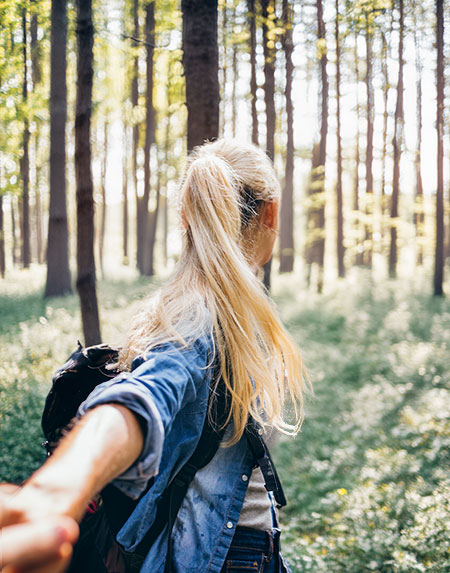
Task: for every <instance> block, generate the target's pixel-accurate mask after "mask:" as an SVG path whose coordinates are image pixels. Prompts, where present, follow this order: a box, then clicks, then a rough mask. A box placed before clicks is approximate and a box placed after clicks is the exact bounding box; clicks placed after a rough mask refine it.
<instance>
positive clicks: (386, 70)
mask: <svg viewBox="0 0 450 573" xmlns="http://www.w3.org/2000/svg"><path fill="white" fill-rule="evenodd" d="M381 40H382V60H381V71H382V74H383V147H382V150H381V229H380V230H381V236H382V237H383V236H384V219H385V214H386V209H387V205H386V199H387V195H386V155H387V134H388V120H389V109H388V103H389V68H388V48H387V40H386V34H385V33H384V32H382V34H381Z"/></svg>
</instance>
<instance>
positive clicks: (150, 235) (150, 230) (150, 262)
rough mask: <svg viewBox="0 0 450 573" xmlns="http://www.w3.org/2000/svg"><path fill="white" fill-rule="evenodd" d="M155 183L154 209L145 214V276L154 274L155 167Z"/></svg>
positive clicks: (158, 188) (157, 196) (158, 189)
mask: <svg viewBox="0 0 450 573" xmlns="http://www.w3.org/2000/svg"><path fill="white" fill-rule="evenodd" d="M157 169H158V171H157V182H156V194H155V201H156V204H155V208H154V209H153V211H149V212H147V240H146V243H145V251H144V252H145V260H146V267H145V268H144V271H145V274H147V275H148V276H152V275H154V274H155V269H154V249H155V240H156V228H157V224H158V214H159V207H160V199H161V170H160V169H159V166H157Z"/></svg>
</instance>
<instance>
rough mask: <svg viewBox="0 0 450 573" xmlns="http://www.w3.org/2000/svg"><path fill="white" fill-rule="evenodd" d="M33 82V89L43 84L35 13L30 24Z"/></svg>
mask: <svg viewBox="0 0 450 573" xmlns="http://www.w3.org/2000/svg"><path fill="white" fill-rule="evenodd" d="M30 54H31V81H32V82H33V88H35V87H36V86H37V85H38V84H40V83H41V79H42V73H41V57H42V55H41V50H40V46H39V41H38V17H37V14H36V12H33V14H32V16H31V22H30Z"/></svg>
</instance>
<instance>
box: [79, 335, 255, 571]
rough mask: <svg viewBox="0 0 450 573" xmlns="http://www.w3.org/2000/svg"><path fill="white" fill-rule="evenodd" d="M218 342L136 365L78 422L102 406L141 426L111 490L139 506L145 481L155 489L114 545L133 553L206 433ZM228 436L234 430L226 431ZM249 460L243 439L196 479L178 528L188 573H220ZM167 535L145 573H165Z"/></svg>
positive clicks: (181, 563) (176, 543) (178, 559)
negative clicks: (131, 459) (122, 409)
mask: <svg viewBox="0 0 450 573" xmlns="http://www.w3.org/2000/svg"><path fill="white" fill-rule="evenodd" d="M212 354H213V341H212V338H211V337H210V336H206V335H205V336H202V337H200V338H198V339H197V340H196V341H195V342H194V343H193V344H191V345H190V346H188V347H181V346H180V345H177V344H170V343H168V344H164V345H161V346H159V347H158V348H155V349H153V350H152V351H150V352H148V353H147V354H146V355H145V356H143V357H139V358H138V359H136V360H135V361H134V362H133V367H132V370H131V372H124V373H122V374H120V375H119V376H117V377H116V378H113V379H112V380H110V381H108V382H105V383H104V384H101V385H100V386H98V387H97V388H96V389H95V390H94V391H93V392H92V393H91V394H90V396H89V397H88V398H87V400H86V401H85V402H84V403H83V404H82V405H81V406H80V409H79V412H78V416H82V415H83V414H85V413H86V412H87V411H88V410H89V409H91V408H94V407H95V406H98V405H100V404H105V403H111V402H114V403H119V404H122V405H124V406H126V407H127V408H129V409H130V410H132V411H133V412H135V413H136V414H138V415H139V416H140V418H141V419H142V420H143V421H144V436H145V439H144V447H143V450H142V452H141V455H140V457H139V459H138V460H137V461H136V462H135V463H134V464H133V465H132V466H131V467H130V468H129V469H128V470H127V471H125V472H124V473H123V474H122V475H120V476H119V477H118V478H117V479H116V480H115V481H114V482H113V483H114V485H115V486H117V487H118V488H119V489H121V490H122V491H123V492H125V493H126V494H127V495H129V496H130V497H132V498H134V499H136V498H138V497H139V495H140V494H141V493H142V492H143V491H144V490H145V488H146V484H147V482H148V480H149V479H150V478H151V477H153V476H155V480H154V483H153V485H152V487H151V488H150V489H149V490H148V492H147V493H146V494H145V495H144V496H143V497H142V499H141V500H140V501H139V503H138V505H137V507H136V509H135V510H134V512H133V513H132V514H131V516H130V518H129V519H128V520H127V522H126V523H125V524H124V526H123V527H122V529H121V530H120V531H119V533H118V536H117V540H118V541H119V543H121V545H122V546H123V547H124V549H125V550H128V551H132V550H133V549H134V548H135V547H136V546H137V545H138V544H139V542H140V541H141V540H142V538H143V537H144V535H145V533H146V532H147V531H148V529H149V528H150V526H151V525H152V523H153V521H154V519H155V514H156V506H157V502H158V499H159V497H160V495H161V493H162V492H163V491H164V489H165V488H166V486H167V484H168V482H169V480H170V477H171V476H173V475H174V474H175V473H176V472H178V470H179V469H180V468H181V467H182V466H183V465H184V464H185V462H186V461H187V460H188V459H189V458H190V456H191V455H192V453H193V452H194V449H195V447H196V445H197V442H198V440H199V438H200V435H201V431H202V428H203V422H204V419H205V416H206V411H207V405H208V395H209V385H210V380H211V374H212V371H213V368H212V367H211V362H212V360H211V358H212ZM227 431H231V429H229V430H227ZM252 464H253V460H252V456H251V454H250V452H249V449H248V447H247V441H246V438H245V436H243V437H242V439H241V440H240V441H239V442H238V443H237V444H236V445H234V446H231V447H227V448H223V447H220V448H219V450H218V452H217V454H216V455H215V457H214V458H213V460H212V461H211V462H210V463H209V464H208V465H207V466H206V467H204V468H203V469H201V470H200V471H198V472H197V474H196V476H195V478H194V480H193V482H192V483H191V485H190V487H189V489H188V492H187V494H186V497H185V499H184V500H183V503H182V506H181V508H180V510H179V512H178V516H177V520H176V522H175V525H174V528H173V532H172V536H173V537H172V538H173V563H174V566H175V568H176V570H177V571H180V572H183V573H206V572H208V573H220V571H221V569H222V566H223V563H224V561H225V557H226V555H227V553H228V549H229V547H230V544H231V541H232V538H233V535H234V532H235V528H236V525H237V522H238V520H239V515H240V513H241V509H242V505H243V502H244V498H245V494H246V491H247V486H248V482H249V478H250V475H251V472H252ZM167 542H168V535H167V527H166V528H165V529H164V530H163V532H162V533H161V535H160V536H159V538H158V539H157V540H156V542H155V543H154V544H153V545H152V547H151V549H150V551H149V553H148V555H147V557H146V560H145V562H144V565H143V567H142V569H141V571H143V572H144V573H150V572H151V573H160V572H161V573H162V572H163V571H164V565H165V559H166V551H167Z"/></svg>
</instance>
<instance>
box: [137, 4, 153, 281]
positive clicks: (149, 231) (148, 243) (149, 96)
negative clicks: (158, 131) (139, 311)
mask: <svg viewBox="0 0 450 573" xmlns="http://www.w3.org/2000/svg"><path fill="white" fill-rule="evenodd" d="M145 42H146V45H145V49H146V53H147V74H146V76H147V77H146V83H147V86H146V108H145V122H146V124H145V144H144V196H143V200H142V202H141V205H140V209H141V211H140V217H139V218H140V224H141V233H140V236H139V240H140V245H139V250H140V251H141V252H142V261H141V267H140V269H139V270H140V272H141V274H142V275H146V276H152V275H153V274H154V268H153V248H154V244H153V242H154V233H153V228H152V227H153V225H156V215H157V211H154V212H153V214H152V215H150V214H149V212H148V206H149V200H150V176H151V173H150V152H151V147H152V145H153V143H154V142H155V110H154V107H153V55H154V44H155V3H154V1H153V0H151V1H150V2H148V3H147V4H146V6H145Z"/></svg>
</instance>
